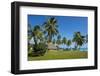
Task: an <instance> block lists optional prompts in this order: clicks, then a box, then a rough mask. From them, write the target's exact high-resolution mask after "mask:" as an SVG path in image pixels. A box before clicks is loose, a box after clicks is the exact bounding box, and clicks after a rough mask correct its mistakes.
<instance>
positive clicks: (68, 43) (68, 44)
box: [66, 40, 71, 49]
mask: <svg viewBox="0 0 100 76" xmlns="http://www.w3.org/2000/svg"><path fill="white" fill-rule="evenodd" d="M66 45H67V46H68V48H69V49H71V47H70V46H71V40H68V41H67V44H66Z"/></svg>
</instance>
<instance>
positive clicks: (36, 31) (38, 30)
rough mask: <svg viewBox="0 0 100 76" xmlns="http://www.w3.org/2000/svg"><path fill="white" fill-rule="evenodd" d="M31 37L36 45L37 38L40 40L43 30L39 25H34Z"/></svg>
mask: <svg viewBox="0 0 100 76" xmlns="http://www.w3.org/2000/svg"><path fill="white" fill-rule="evenodd" d="M32 37H33V38H34V42H35V45H37V43H38V41H39V40H40V41H42V38H43V32H42V30H41V27H40V26H39V25H36V26H34V28H33V30H32Z"/></svg>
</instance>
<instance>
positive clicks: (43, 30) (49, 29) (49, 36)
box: [28, 17, 88, 49]
mask: <svg viewBox="0 0 100 76" xmlns="http://www.w3.org/2000/svg"><path fill="white" fill-rule="evenodd" d="M32 38H33V40H34V45H38V44H39V43H45V44H49V43H52V44H57V45H58V46H59V45H62V44H63V45H66V46H67V47H68V48H70V49H71V45H72V43H74V45H75V47H74V48H75V49H79V48H80V47H81V46H82V45H83V44H85V43H87V42H88V35H86V36H82V35H81V32H75V33H74V35H73V39H72V40H67V38H66V37H63V38H62V37H61V35H60V32H59V30H58V25H57V19H56V18H55V17H50V18H48V20H47V21H46V22H44V23H43V24H42V25H35V26H34V27H32V26H31V25H30V24H28V40H29V41H30V40H31V39H32ZM29 45H30V43H29V44H28V46H29Z"/></svg>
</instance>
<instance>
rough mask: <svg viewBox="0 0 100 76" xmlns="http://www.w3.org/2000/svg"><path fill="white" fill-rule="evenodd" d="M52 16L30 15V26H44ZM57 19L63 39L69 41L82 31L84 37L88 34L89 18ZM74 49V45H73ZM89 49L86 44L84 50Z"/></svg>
mask: <svg viewBox="0 0 100 76" xmlns="http://www.w3.org/2000/svg"><path fill="white" fill-rule="evenodd" d="M50 17H51V16H50V15H28V24H30V25H31V26H32V27H34V26H35V25H42V24H43V23H44V22H46V21H47V19H48V18H50ZM54 17H55V18H56V19H57V25H58V30H59V33H60V35H61V37H62V38H63V37H66V38H67V39H68V40H69V39H72V38H73V34H74V32H78V31H80V32H81V34H82V35H86V34H88V17H79V16H54ZM71 47H74V44H72V45H71ZM85 47H87V44H84V45H83V46H82V48H85Z"/></svg>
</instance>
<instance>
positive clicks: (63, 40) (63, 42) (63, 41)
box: [62, 37, 67, 45]
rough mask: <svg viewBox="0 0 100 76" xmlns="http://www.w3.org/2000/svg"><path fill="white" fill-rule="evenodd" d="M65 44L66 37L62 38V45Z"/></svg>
mask: <svg viewBox="0 0 100 76" xmlns="http://www.w3.org/2000/svg"><path fill="white" fill-rule="evenodd" d="M66 43H67V39H66V37H63V39H62V44H64V45H66Z"/></svg>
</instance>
